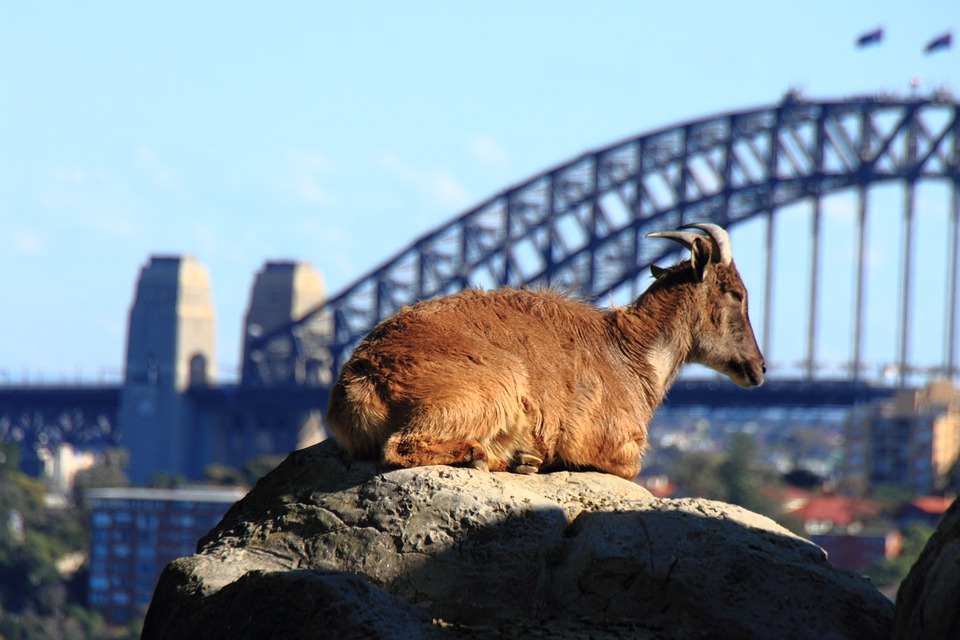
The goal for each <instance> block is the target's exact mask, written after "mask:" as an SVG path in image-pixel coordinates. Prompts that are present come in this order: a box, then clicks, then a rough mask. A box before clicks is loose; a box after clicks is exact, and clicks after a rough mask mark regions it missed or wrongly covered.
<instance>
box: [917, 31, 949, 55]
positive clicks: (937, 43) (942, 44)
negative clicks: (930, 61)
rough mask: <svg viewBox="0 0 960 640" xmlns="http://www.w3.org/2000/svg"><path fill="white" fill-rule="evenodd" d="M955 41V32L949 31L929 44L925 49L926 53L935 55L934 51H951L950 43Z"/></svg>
mask: <svg viewBox="0 0 960 640" xmlns="http://www.w3.org/2000/svg"><path fill="white" fill-rule="evenodd" d="M952 41H953V32H952V31H947V32H946V33H945V34H943V35H942V36H938V37H936V38H934V39H933V40H931V41H930V42H928V43H927V46H925V47H924V48H923V52H924V53H933V52H934V51H939V50H940V49H949V48H950V43H951V42H952Z"/></svg>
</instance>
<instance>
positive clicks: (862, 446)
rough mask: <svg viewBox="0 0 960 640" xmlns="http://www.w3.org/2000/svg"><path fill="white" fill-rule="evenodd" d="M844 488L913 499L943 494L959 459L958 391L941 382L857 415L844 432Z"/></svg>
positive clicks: (959, 418)
mask: <svg viewBox="0 0 960 640" xmlns="http://www.w3.org/2000/svg"><path fill="white" fill-rule="evenodd" d="M844 441H845V449H846V456H845V461H844V470H843V486H844V489H845V490H846V491H849V492H852V493H862V492H865V491H868V490H869V489H871V488H875V487H876V486H878V485H889V486H895V487H900V488H903V489H906V490H908V491H910V492H911V493H913V494H915V495H926V494H932V493H937V492H940V491H943V489H944V488H945V486H946V482H947V479H948V474H949V471H950V469H951V467H952V466H953V465H954V464H955V463H956V462H957V458H958V455H960V391H958V390H957V388H956V387H954V386H953V384H952V383H950V382H946V381H937V382H931V383H929V384H928V385H927V386H926V387H925V388H923V389H905V390H903V391H901V392H900V393H898V394H897V395H896V396H895V397H894V398H893V399H892V400H889V401H886V402H882V403H878V404H875V405H870V406H868V407H865V408H862V409H859V410H857V411H854V412H853V413H852V414H851V417H850V418H849V420H848V421H847V424H846V427H845V431H844Z"/></svg>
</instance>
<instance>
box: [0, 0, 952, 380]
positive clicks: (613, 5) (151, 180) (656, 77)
mask: <svg viewBox="0 0 960 640" xmlns="http://www.w3.org/2000/svg"><path fill="white" fill-rule="evenodd" d="M877 27H883V28H884V37H883V40H882V42H881V43H880V44H879V45H875V46H871V47H867V48H862V49H858V48H857V47H856V46H855V44H854V43H855V40H856V38H857V37H858V36H860V35H862V34H864V33H866V32H868V31H871V30H873V29H875V28H877ZM951 30H952V31H953V32H954V44H953V48H951V49H949V50H946V51H940V52H937V53H934V54H930V55H924V53H923V47H924V45H925V44H926V43H927V42H929V41H930V40H932V39H933V38H935V37H936V36H939V35H941V34H943V33H945V32H946V31H951ZM958 36H960V2H958V0H916V1H915V2H909V3H908V2H903V1H899V2H893V1H885V0H884V1H876V0H874V1H871V2H861V1H850V2H847V1H845V2H824V1H820V0H815V1H809V2H804V3H773V2H769V1H752V0H751V1H746V2H743V1H741V2H735V3H729V2H728V3H719V2H708V1H703V2H693V1H689V0H678V1H674V2H657V3H654V2H642V1H640V0H635V1H601V2H594V3H584V2H567V1H559V0H552V1H550V2H545V1H536V0H534V1H529V2H515V1H500V0H486V1H484V2H472V3H467V2H452V1H449V0H448V1H443V2H441V1H423V2H403V3H399V2H385V1H384V2H349V3H347V2H336V3H335V2H285V3H269V6H268V3H237V2H219V1H211V2H202V3H198V2H181V1H173V2H164V3H141V2H138V3H117V2H105V1H99V0H91V1H89V2H83V3H75V2H58V1H46V2H43V1H41V2H29V3H24V2H12V1H8V0H0V384H6V383H38V382H44V383H59V382H75V381H83V382H95V381H106V382H117V381H119V379H120V376H121V373H122V366H123V359H124V350H125V340H126V331H127V319H128V313H129V309H130V305H131V304H132V301H133V295H134V291H135V286H136V280H137V277H138V275H139V272H140V269H141V268H142V267H143V266H144V265H145V264H146V263H147V262H148V261H149V258H150V256H151V255H156V254H187V255H192V256H195V257H196V258H197V259H198V260H199V261H200V262H201V263H202V264H203V265H205V266H206V267H207V269H208V270H209V273H210V277H211V282H212V293H213V301H214V306H215V308H216V313H217V360H218V369H219V371H220V372H221V374H222V375H224V376H225V377H229V375H230V374H231V372H235V371H236V369H237V366H238V363H239V361H240V349H241V337H240V336H241V331H242V323H243V315H244V313H245V311H246V306H247V304H248V299H249V295H250V288H251V286H252V283H253V278H254V276H255V274H256V272H257V271H258V270H259V269H260V268H261V267H262V265H263V263H264V262H265V261H267V260H275V259H295V260H306V261H309V262H310V263H311V264H312V265H313V266H314V267H315V268H316V269H318V270H319V271H320V272H321V273H322V274H323V277H324V279H325V283H326V288H327V291H328V293H330V294H331V295H332V294H335V293H337V292H338V291H340V290H341V289H343V288H344V287H345V286H347V285H348V284H350V283H351V282H353V281H355V280H357V279H359V278H360V277H362V276H363V275H364V274H366V273H367V272H369V271H370V270H372V269H373V268H374V267H376V266H377V265H379V264H380V263H382V262H384V261H385V260H387V259H388V258H390V257H391V256H393V255H394V254H396V253H398V252H399V251H400V250H401V249H403V248H404V247H405V246H407V245H408V244H409V243H410V242H411V241H412V240H414V239H415V238H416V237H418V236H420V235H422V234H423V233H425V232H427V231H429V230H431V229H433V228H436V227H439V226H442V225H444V224H445V223H446V222H447V221H448V220H450V219H452V218H454V217H455V216H457V215H458V214H460V213H462V212H464V211H466V210H468V209H470V208H472V206H473V205H475V204H478V203H479V202H481V201H482V200H484V199H486V198H488V197H490V196H492V195H494V194H496V193H497V192H499V191H501V190H503V189H504V188H505V187H507V186H509V185H511V184H518V183H522V182H524V181H525V180H526V179H527V178H530V177H532V176H533V175H535V174H537V173H540V172H541V171H543V170H545V169H547V168H549V167H552V166H556V165H560V164H563V163H565V162H566V161H568V160H571V159H573V158H574V157H576V156H577V155H579V154H581V153H583V152H585V151H588V150H591V149H595V148H598V147H602V146H606V145H609V144H611V143H614V142H617V141H619V140H623V139H626V138H629V137H631V136H634V135H639V134H641V133H644V132H646V131H652V130H655V129H659V128H664V127H668V126H671V125H674V124H677V123H680V122H682V121H685V120H691V119H698V118H702V117H706V116H709V115H711V114H717V113H721V112H728V111H734V110H740V109H747V108H753V107H758V106H766V105H773V104H775V103H776V102H778V101H779V100H780V99H781V98H782V96H783V95H784V93H785V92H787V91H788V90H791V89H799V90H801V91H802V92H803V95H804V96H806V97H808V98H811V99H814V98H830V99H832V98H841V97H844V96H849V95H858V94H868V93H876V92H879V91H886V92H894V93H901V94H905V93H908V92H909V90H910V89H909V84H910V80H911V78H913V77H915V76H916V77H918V78H919V89H918V90H919V91H921V92H929V91H931V90H932V89H934V88H936V87H941V86H946V87H948V88H950V89H952V90H953V91H954V93H955V94H960V42H957V38H958ZM917 74H919V75H917ZM841 204H842V203H841ZM843 206H846V205H843ZM843 206H841V207H840V208H843ZM745 233H746V234H748V233H749V232H745ZM929 233H931V234H933V233H935V232H934V231H931V232H929ZM735 239H736V238H735ZM742 244H743V243H741V245H740V246H742ZM736 251H737V245H735V252H736ZM784 253H787V250H786V248H785V249H784ZM743 254H744V255H742V257H741V254H740V253H737V257H738V262H739V261H741V260H742V261H743V262H747V263H749V262H750V261H751V260H753V261H756V260H755V258H754V256H756V255H759V253H758V250H754V249H753V248H752V247H749V246H748V247H747V248H746V250H745V251H744V252H743ZM827 260H829V256H828V258H827ZM747 284H748V287H751V288H754V289H755V288H759V287H761V286H762V283H761V282H749V281H748V282H747ZM828 295H833V296H843V295H844V293H843V292H838V293H828ZM826 306H828V307H829V305H826ZM775 315H776V314H775ZM782 315H789V310H786V311H785V312H784V313H783V314H782ZM757 322H758V320H757V319H756V318H755V319H754V323H755V324H757ZM840 324H842V323H840ZM842 326H843V327H844V328H843V331H844V332H847V331H848V329H847V327H846V325H842ZM918 348H921V347H918ZM922 348H930V349H935V348H936V347H935V345H934V346H928V347H922Z"/></svg>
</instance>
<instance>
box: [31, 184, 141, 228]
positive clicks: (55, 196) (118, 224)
mask: <svg viewBox="0 0 960 640" xmlns="http://www.w3.org/2000/svg"><path fill="white" fill-rule="evenodd" d="M39 200H40V202H41V204H42V205H43V206H44V207H46V208H48V209H51V210H54V211H63V212H65V213H66V214H67V216H69V217H70V218H72V219H73V220H75V221H76V222H79V223H80V224H82V225H83V226H85V227H87V228H89V229H92V230H94V231H98V232H101V233H104V234H105V235H107V236H111V237H121V238H129V237H131V236H132V235H134V234H135V232H136V224H135V223H134V218H135V215H133V214H134V213H135V212H136V211H137V210H138V209H137V207H135V206H134V202H133V199H132V197H131V193H130V190H129V189H128V188H127V186H126V185H124V184H123V183H122V182H121V181H119V180H117V179H116V178H115V177H114V175H113V174H111V173H110V172H108V171H105V170H102V169H89V168H86V167H71V168H61V169H58V170H56V171H55V172H54V173H53V176H52V180H51V182H50V184H49V186H47V187H45V188H44V189H43V190H42V192H41V195H40V198H39Z"/></svg>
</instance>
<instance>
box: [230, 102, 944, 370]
mask: <svg viewBox="0 0 960 640" xmlns="http://www.w3.org/2000/svg"><path fill="white" fill-rule="evenodd" d="M958 111H960V103H958V102H957V101H956V100H954V99H953V97H952V96H949V95H945V94H943V95H935V96H932V97H909V98H902V97H891V96H865V97H857V98H849V99H843V100H833V101H808V100H805V99H802V98H801V97H800V96H798V95H796V94H788V95H787V96H785V98H784V99H783V101H782V102H780V103H779V104H776V105H773V106H767V107H761V108H757V109H752V110H747V111H738V112H731V113H725V114H720V115H715V116H710V117H707V118H703V119H699V120H695V121H690V122H686V123H682V124H679V125H676V126H671V127H667V128H663V129H660V130H657V131H653V132H650V133H645V134H642V135H639V136H636V137H632V138H630V139H627V140H624V141H621V142H618V143H615V144H612V145H609V146H606V147H603V148H600V149H596V150H593V151H590V152H587V153H584V154H582V155H580V156H578V157H576V158H574V159H573V160H571V161H569V162H566V163H564V164H562V165H558V166H556V167H554V168H551V169H548V170H547V171H544V172H543V173H540V174H538V175H536V176H534V177H532V178H530V179H529V180H527V181H525V182H523V183H520V184H517V185H515V186H512V187H510V188H507V189H505V190H504V191H502V192H500V193H498V194H497V195H495V196H493V197H491V198H489V199H487V200H485V201H483V202H481V203H480V204H479V205H477V206H476V207H474V208H472V209H470V210H468V211H467V212H465V213H463V214H462V215H460V216H458V217H456V218H454V219H453V220H451V221H449V222H447V223H446V224H444V225H443V226H441V227H439V228H437V229H434V230H433V231H431V232H429V233H427V234H425V235H423V236H421V237H420V238H417V239H416V240H415V241H413V242H412V243H411V244H410V245H408V246H407V247H405V248H404V249H403V250H401V251H400V252H399V253H398V254H396V255H395V256H393V257H392V258H390V259H389V260H387V261H386V262H384V263H383V264H382V265H380V266H379V267H377V268H376V269H374V270H373V271H371V272H370V273H368V274H366V275H365V276H363V277H362V278H360V279H359V280H357V281H355V282H354V283H353V284H351V285H350V286H348V287H347V288H346V289H344V290H343V291H341V292H340V293H338V294H337V295H335V296H334V297H332V298H329V299H328V300H326V301H325V302H324V303H323V304H322V305H320V306H319V307H317V308H315V309H314V310H312V311H311V312H310V313H308V314H307V315H306V316H304V317H303V318H302V319H300V320H298V321H296V322H292V323H289V324H287V325H285V326H283V327H280V328H278V329H277V330H275V331H273V332H271V333H269V334H267V335H263V336H260V337H258V338H256V339H255V340H251V341H250V343H249V345H248V349H247V352H246V353H245V354H244V363H243V372H242V384H243V385H245V386H284V385H306V386H318V387H325V386H327V385H329V384H330V383H331V381H332V379H333V376H334V375H335V372H336V371H337V370H338V368H339V366H340V364H342V362H343V361H344V359H345V358H346V357H347V356H348V354H349V351H350V350H351V349H352V348H353V346H355V344H356V343H357V341H359V340H360V339H361V338H362V337H363V336H364V335H365V334H366V333H367V332H368V331H369V330H370V329H371V328H372V327H373V326H375V325H376V323H377V322H379V321H380V320H382V319H384V318H386V317H388V316H390V315H392V314H393V313H394V312H395V311H396V310H398V309H399V308H400V307H401V306H402V305H405V304H411V303H414V302H416V301H418V300H421V299H426V298H431V297H435V296H438V295H442V294H445V293H450V292H453V291H457V290H460V289H462V288H464V287H468V286H482V287H498V286H504V285H509V286H523V285H530V284H549V285H553V286H559V287H563V288H567V289H572V290H574V291H576V292H578V293H579V294H581V295H584V296H586V297H590V298H599V297H604V296H606V295H608V294H610V295H612V294H614V293H617V292H622V291H623V290H624V289H628V290H629V291H630V293H631V294H636V293H637V291H638V289H639V286H638V281H639V279H640V278H641V277H645V269H646V267H647V266H648V265H649V264H650V263H651V262H654V261H657V260H661V259H663V258H665V257H666V256H667V254H668V253H670V252H672V251H674V248H673V247H672V246H669V245H668V243H655V242H644V241H643V237H644V236H645V235H646V234H647V233H648V232H650V231H654V230H659V229H666V228H673V227H676V226H679V225H681V224H683V223H687V222H692V221H711V222H716V223H717V224H720V225H723V226H725V227H727V228H730V229H733V228H735V227H737V226H738V225H740V224H742V223H745V222H747V221H749V220H752V219H757V218H762V219H763V220H764V221H765V225H766V233H765V237H766V243H765V244H766V246H765V259H766V261H767V264H766V267H765V274H764V284H763V288H764V295H763V300H764V305H763V309H762V311H761V314H760V323H759V325H760V326H759V334H760V338H761V341H762V342H763V343H764V347H765V350H769V346H770V344H769V340H770V335H771V327H770V322H771V307H770V305H771V300H772V298H773V293H774V292H773V290H772V282H773V279H772V273H773V269H772V260H773V253H774V250H773V237H774V231H773V230H774V224H775V220H776V218H777V213H778V212H779V211H782V210H783V209H784V208H785V207H787V206H789V205H791V204H793V203H796V202H800V201H805V200H809V201H811V202H812V206H813V209H812V224H811V230H810V233H811V236H812V240H811V242H810V246H811V256H810V260H809V262H810V265H811V267H810V268H811V274H810V278H809V284H808V292H807V297H808V300H809V305H808V307H809V308H808V320H807V328H806V336H805V341H806V354H807V355H806V358H805V364H804V375H805V376H806V377H807V378H813V377H814V376H815V375H816V362H815V353H816V316H817V308H816V307H817V302H818V299H819V296H818V286H819V283H820V281H821V279H822V274H820V273H819V265H820V255H819V254H820V251H821V243H820V237H819V234H820V229H821V219H822V217H823V212H822V209H821V202H822V199H823V198H824V197H825V196H827V195H829V194H832V193H836V192H839V191H841V190H845V189H854V190H856V191H857V194H858V202H859V205H858V209H859V221H858V226H857V260H856V267H855V269H856V274H855V286H854V301H853V304H854V308H855V311H854V313H853V315H854V320H853V331H852V333H853V336H852V342H853V347H852V358H851V359H852V362H851V364H850V371H851V373H850V375H851V377H853V378H855V379H856V378H858V376H859V375H860V371H861V365H862V363H861V357H862V354H861V343H862V333H863V325H864V318H863V306H862V298H863V291H864V280H865V277H866V276H865V269H866V266H865V241H864V227H865V220H866V215H867V188H868V187H869V186H870V185H873V184H879V183H883V182H890V181H897V182H899V183H901V184H902V185H903V188H904V191H905V194H906V195H905V197H904V214H903V227H902V232H901V233H902V247H903V251H902V258H901V268H900V277H899V284H898V286H899V303H898V309H897V316H898V338H897V340H898V344H897V348H896V352H897V353H896V365H897V367H898V370H899V371H900V375H901V380H902V379H903V376H904V372H906V371H907V370H908V369H909V368H910V353H909V319H910V305H911V277H912V276H911V273H912V269H913V264H914V256H913V237H912V236H913V227H914V204H913V203H914V199H915V195H914V189H915V187H916V185H917V184H918V183H919V182H920V181H926V180H941V181H945V182H946V183H947V185H948V188H949V191H950V193H951V202H950V205H949V216H948V218H949V230H948V232H947V236H948V239H947V243H948V249H947V265H946V266H945V269H946V271H947V276H946V285H945V288H946V291H945V294H944V295H945V297H946V301H945V303H944V308H945V310H946V312H945V318H944V325H943V327H944V348H943V356H942V361H941V363H940V364H939V366H938V367H937V373H939V374H945V375H950V376H952V375H955V374H956V373H957V356H956V350H957V347H956V341H957V335H956V324H957V317H956V306H957V300H956V289H957V266H958V264H957V263H958V232H960V201H958V192H960V117H958ZM754 313H756V310H755V311H754ZM755 321H756V318H755Z"/></svg>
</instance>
